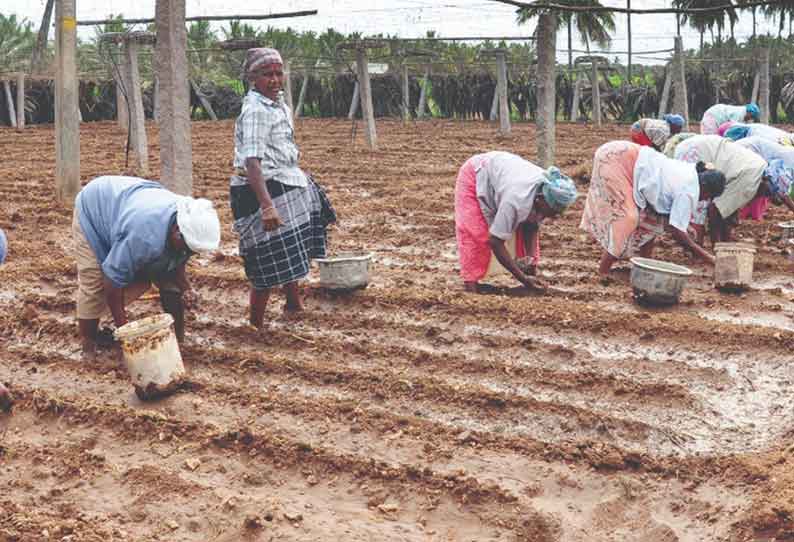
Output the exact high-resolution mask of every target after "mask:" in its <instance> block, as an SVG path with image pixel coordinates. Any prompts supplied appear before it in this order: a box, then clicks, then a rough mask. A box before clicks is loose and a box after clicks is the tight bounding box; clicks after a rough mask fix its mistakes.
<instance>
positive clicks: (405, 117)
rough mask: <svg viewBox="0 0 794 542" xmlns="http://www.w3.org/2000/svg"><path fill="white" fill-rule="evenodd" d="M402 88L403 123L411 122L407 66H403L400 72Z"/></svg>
mask: <svg viewBox="0 0 794 542" xmlns="http://www.w3.org/2000/svg"><path fill="white" fill-rule="evenodd" d="M402 72H403V74H402V86H403V121H404V122H407V121H409V120H411V95H410V94H409V93H410V91H411V88H410V84H409V83H410V82H409V80H408V66H407V65H406V64H403V70H402Z"/></svg>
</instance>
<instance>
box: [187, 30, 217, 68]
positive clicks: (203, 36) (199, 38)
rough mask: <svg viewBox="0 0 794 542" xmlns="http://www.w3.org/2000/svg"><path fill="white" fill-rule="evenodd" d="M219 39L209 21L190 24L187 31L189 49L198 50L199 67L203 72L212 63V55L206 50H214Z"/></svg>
mask: <svg viewBox="0 0 794 542" xmlns="http://www.w3.org/2000/svg"><path fill="white" fill-rule="evenodd" d="M217 41H218V37H217V36H216V35H215V32H214V31H213V30H212V28H210V23H209V21H195V22H192V23H190V26H189V27H188V29H187V44H188V48H190V49H194V50H196V55H197V57H198V67H199V70H200V71H201V72H204V71H205V70H206V69H207V65H208V64H209V62H210V56H211V53H210V52H208V51H206V50H205V49H210V48H212V46H213V45H215V43H217Z"/></svg>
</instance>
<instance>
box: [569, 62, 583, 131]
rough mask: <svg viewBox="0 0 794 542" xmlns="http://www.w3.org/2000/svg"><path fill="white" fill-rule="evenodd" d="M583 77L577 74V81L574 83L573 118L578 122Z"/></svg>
mask: <svg viewBox="0 0 794 542" xmlns="http://www.w3.org/2000/svg"><path fill="white" fill-rule="evenodd" d="M582 81H583V79H582V77H581V74H577V76H576V82H575V83H574V84H573V103H571V120H572V121H574V122H576V121H578V120H579V102H580V101H581V99H582Z"/></svg>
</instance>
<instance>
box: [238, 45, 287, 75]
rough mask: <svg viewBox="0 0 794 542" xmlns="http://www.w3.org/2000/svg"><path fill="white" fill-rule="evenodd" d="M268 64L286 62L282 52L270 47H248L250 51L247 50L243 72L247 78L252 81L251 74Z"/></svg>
mask: <svg viewBox="0 0 794 542" xmlns="http://www.w3.org/2000/svg"><path fill="white" fill-rule="evenodd" d="M268 64H284V61H283V60H282V59H281V53H279V52H278V51H277V50H276V49H272V48H270V47H255V48H253V49H248V51H246V52H245V64H243V74H244V75H245V78H246V79H248V80H249V81H250V80H251V75H253V74H254V73H256V71H257V70H259V69H261V68H262V67H264V66H267V65H268Z"/></svg>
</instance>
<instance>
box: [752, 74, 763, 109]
mask: <svg viewBox="0 0 794 542" xmlns="http://www.w3.org/2000/svg"><path fill="white" fill-rule="evenodd" d="M760 79H761V70H760V69H758V70H756V71H755V76H753V93H752V95H751V96H750V101H751V102H752V103H758V90H759V88H760V87H759V85H760V82H761V80H760Z"/></svg>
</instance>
